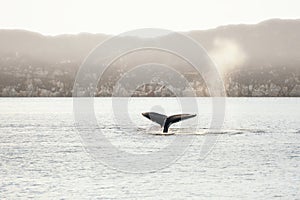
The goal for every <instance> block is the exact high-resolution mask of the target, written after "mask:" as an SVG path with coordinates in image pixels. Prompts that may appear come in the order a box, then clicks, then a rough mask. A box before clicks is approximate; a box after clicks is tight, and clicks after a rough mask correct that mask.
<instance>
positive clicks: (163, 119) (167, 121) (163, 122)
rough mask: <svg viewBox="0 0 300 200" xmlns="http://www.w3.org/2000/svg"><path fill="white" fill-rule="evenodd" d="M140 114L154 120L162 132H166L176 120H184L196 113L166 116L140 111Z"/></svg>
mask: <svg viewBox="0 0 300 200" xmlns="http://www.w3.org/2000/svg"><path fill="white" fill-rule="evenodd" d="M142 115H143V116H144V117H146V118H148V119H150V120H151V121H153V122H156V123H158V124H159V125H160V127H163V128H164V129H163V132H164V133H167V132H168V130H169V127H170V126H171V125H172V124H174V123H176V122H180V121H182V120H186V119H189V118H193V117H195V116H196V115H190V114H178V115H171V116H169V117H168V116H166V115H162V114H159V113H155V112H146V113H142Z"/></svg>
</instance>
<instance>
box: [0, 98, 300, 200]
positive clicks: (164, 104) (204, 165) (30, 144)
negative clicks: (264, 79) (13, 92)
mask: <svg viewBox="0 0 300 200" xmlns="http://www.w3.org/2000/svg"><path fill="white" fill-rule="evenodd" d="M121 101H124V99H122V100H121ZM196 102H197V109H195V114H197V117H196V118H194V119H193V120H192V119H191V120H186V122H182V123H178V124H174V125H172V126H171V127H170V133H172V134H173V133H174V134H173V135H169V136H164V135H159V134H160V133H161V129H160V127H159V126H158V125H156V124H155V123H152V122H151V121H150V120H148V119H146V118H144V117H143V116H142V115H141V113H142V112H147V111H157V112H162V113H165V114H168V115H171V114H176V113H181V112H182V105H181V103H183V104H184V103H186V99H184V98H182V99H180V98H179V99H177V98H132V99H127V103H126V104H124V103H119V102H118V101H117V100H113V99H111V98H96V99H94V113H95V118H96V120H97V127H96V128H95V129H94V128H91V127H88V126H86V127H85V126H79V125H78V123H77V122H78V121H77V120H76V119H75V117H74V111H73V110H74V108H73V99H72V98H0V199H18V198H20V199H27V198H33V199H45V198H49V199H207V198H209V199H273V198H278V199H300V98H226V104H225V118H224V124H223V126H222V128H221V130H212V129H210V124H211V122H212V120H214V119H215V118H213V116H217V118H220V117H222V113H214V112H213V107H214V105H213V104H212V101H211V98H197V99H196ZM124 106H125V107H126V108H127V109H125V110H124V109H123V108H124ZM82 116H85V115H84V114H83V115H82ZM92 117H93V116H92ZM84 118H85V117H84ZM87 120H89V119H88V118H87ZM91 130H92V131H95V130H97V131H95V132H91V133H89V131H91ZM99 134H101V135H102V136H103V138H105V140H103V141H102V142H100V143H99V144H98V145H99V146H97V148H96V147H95V148H96V149H97V151H93V149H92V150H91V149H90V148H89V144H87V143H86V142H85V137H86V136H90V137H91V138H92V140H93V136H97V135H99ZM91 138H90V139H91ZM94 141H96V142H95V143H96V144H97V141H98V140H97V138H95V140H94ZM204 144H206V146H204ZM102 147H110V148H111V147H114V149H112V148H111V149H112V150H111V151H107V149H106V150H105V153H103V152H102ZM204 147H205V148H207V150H208V151H207V152H206V153H203V151H202V150H203V149H204ZM108 149H109V148H108ZM178 149H179V150H178ZM94 150H95V149H94ZM177 150H178V152H177ZM116 152H117V153H116ZM118 152H121V153H122V154H121V153H120V156H119V157H118V155H116V154H118ZM124 152H125V153H126V154H124ZM174 152H175V153H178V156H177V154H176V155H175V153H174ZM110 153H111V155H110ZM159 153H161V154H159ZM98 154H100V156H99V155H98ZM152 155H155V156H158V157H157V158H156V157H155V156H154V157H153V156H152ZM174 155H175V156H174ZM107 156H108V157H107ZM124 156H125V157H124ZM135 156H136V157H135ZM132 158H134V159H136V160H135V162H134V163H130V161H131V159H132ZM108 159H110V160H108ZM134 159H133V160H134ZM151 159H152V160H151ZM127 162H128V163H127ZM145 163H147V165H143V164H145ZM131 164H132V166H131ZM139 164H141V165H139ZM144 169H145V170H144Z"/></svg>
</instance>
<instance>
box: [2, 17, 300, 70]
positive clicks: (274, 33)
mask: <svg viewBox="0 0 300 200" xmlns="http://www.w3.org/2000/svg"><path fill="white" fill-rule="evenodd" d="M185 34H187V35H189V36H191V37H192V38H194V39H195V40H197V41H198V42H200V43H201V44H202V45H203V46H204V47H205V48H206V49H207V51H208V52H209V53H210V52H215V50H216V49H217V48H222V47H223V46H224V48H225V49H224V51H218V50H217V52H219V53H221V54H222V55H221V56H223V57H225V58H226V57H228V56H233V57H234V58H231V59H240V58H239V57H241V56H240V55H239V52H235V54H233V55H228V56H227V55H226V54H227V53H228V52H227V50H226V45H227V46H228V45H230V42H231V43H234V44H235V45H237V46H238V49H236V51H240V53H242V56H243V57H244V58H243V62H240V63H237V65H238V66H239V67H243V66H245V67H248V66H256V67H257V66H262V65H263V66H274V67H276V66H286V67H295V66H300V19H299V20H280V19H272V20H268V21H264V22H261V23H259V24H256V25H228V26H222V27H218V28H216V29H211V30H205V31H191V32H188V33H185ZM108 37H109V36H108V35H104V34H89V33H83V34H78V35H59V36H44V35H41V34H38V33H34V32H29V31H23V30H0V44H1V45H0V57H5V56H6V55H9V54H15V53H18V54H20V55H25V56H29V57H30V58H32V59H33V60H37V61H45V62H47V63H52V62H53V63H55V62H60V61H63V60H71V61H74V62H80V61H82V60H83V59H84V58H85V56H86V55H87V54H88V52H89V51H91V50H92V49H93V48H94V47H95V46H96V45H97V44H99V43H100V42H101V41H103V40H104V39H106V38H108ZM212 54H214V53H212ZM221 64H222V63H221ZM229 64H230V63H229Z"/></svg>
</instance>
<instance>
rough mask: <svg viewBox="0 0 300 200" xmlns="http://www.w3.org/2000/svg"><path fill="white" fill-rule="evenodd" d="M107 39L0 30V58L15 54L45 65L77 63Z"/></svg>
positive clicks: (80, 35)
mask: <svg viewBox="0 0 300 200" xmlns="http://www.w3.org/2000/svg"><path fill="white" fill-rule="evenodd" d="M107 37H108V36H107V35H104V34H89V33H83V34H78V35H59V36H44V35H41V34H38V33H34V32H29V31H23V30H0V44H1V45H0V57H3V56H4V57H5V56H6V55H9V54H12V53H13V54H15V53H16V52H17V53H18V54H20V55H24V56H28V57H30V58H32V59H33V60H38V61H45V62H47V63H55V62H60V61H63V60H72V61H74V62H77V61H82V60H83V59H84V58H85V56H86V55H87V54H88V52H89V51H90V50H92V49H93V48H94V47H95V46H96V45H97V44H98V43H100V42H101V41H103V40H104V39H106V38H107Z"/></svg>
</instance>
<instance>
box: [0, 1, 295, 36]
mask: <svg viewBox="0 0 300 200" xmlns="http://www.w3.org/2000/svg"><path fill="white" fill-rule="evenodd" d="M0 3H1V7H0V28H1V29H25V30H30V31H36V32H39V33H42V34H46V35H58V34H64V33H72V34H76V33H80V32H90V33H105V34H118V33H122V32H124V31H128V30H132V29H138V28H164V29H169V30H174V31H189V30H203V29H210V28H215V27H217V26H220V25H227V24H240V23H243V24H255V23H258V22H261V21H263V20H266V19H270V18H282V19H297V18H300V12H299V7H300V3H299V1H297V0H289V1H283V0H279V1H271V0H264V1H260V0H252V1H240V0H228V1H217V0H211V1H201V0H198V1H197V0H191V1H171V0H164V1H159V0H153V1H143V0H131V1H116V0H104V1H100V0H89V1H71V0H59V1H58V0H51V1H50V0H44V1H40V0H26V1H22V0H0Z"/></svg>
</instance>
